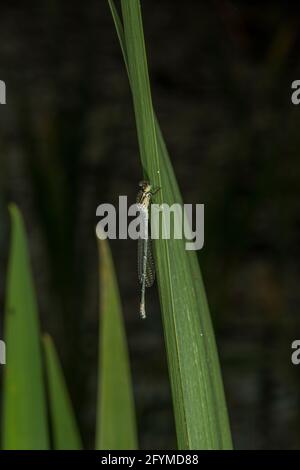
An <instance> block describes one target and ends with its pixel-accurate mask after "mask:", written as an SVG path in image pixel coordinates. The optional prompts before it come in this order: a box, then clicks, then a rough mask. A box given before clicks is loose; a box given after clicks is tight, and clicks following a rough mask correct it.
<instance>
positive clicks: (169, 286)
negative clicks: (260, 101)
mask: <svg viewBox="0 0 300 470" xmlns="http://www.w3.org/2000/svg"><path fill="white" fill-rule="evenodd" d="M108 1H109V5H110V7H111V11H112V15H113V18H114V21H115V26H116V29H117V33H118V37H119V40H120V42H121V47H122V51H123V55H124V59H125V63H126V67H127V70H128V74H129V80H130V85H131V91H132V95H133V102H134V110H135V117H136V124H137V132H138V140H139V146H140V154H141V161H142V165H143V169H144V174H145V177H146V178H148V179H149V180H150V182H151V183H152V184H153V186H155V187H157V186H159V187H161V191H160V192H159V193H158V194H157V200H156V202H159V203H162V202H164V203H167V204H169V205H172V204H173V203H180V204H182V197H181V195H180V192H179V189H178V185H177V181H176V178H175V175H174V171H173V168H172V165H171V162H170V159H169V156H168V152H167V149H166V146H165V143H164V140H163V137H162V134H161V131H160V128H159V125H158V122H157V120H156V118H155V115H154V111H153V106H152V99H151V91H150V83H149V76H148V67H147V60H146V52H145V43H144V35H143V26H142V18H141V10H140V2H139V0H130V1H128V0H121V6H122V15H123V23H124V30H123V27H122V23H121V21H120V19H119V16H118V13H117V10H116V8H115V6H114V3H113V1H112V0H108ZM155 248H156V264H157V270H158V286H159V291H160V300H161V306H162V314H163V323H164V331H165V341H166V347H167V356H168V364H169V373H170V380H171V386H172V395H173V405H174V412H175V421H176V431H177V439H178V446H179V448H180V449H230V448H231V447H232V442H231V434H230V428H229V423H228V416H227V409H226V403H225V397H224V390H223V383H222V377H221V372H220V366H219V359H218V354H217V349H216V344H215V338H214V333H213V328H212V323H211V318H210V313H209V309H208V305H207V300H206V294H205V289H204V286H203V281H202V277H201V273H200V268H199V264H198V260H197V256H196V253H195V252H192V251H186V250H185V244H184V240H173V239H170V240H163V239H160V240H156V241H155Z"/></svg>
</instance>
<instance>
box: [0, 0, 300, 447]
mask: <svg viewBox="0 0 300 470" xmlns="http://www.w3.org/2000/svg"><path fill="white" fill-rule="evenodd" d="M288 5H289V6H288ZM142 7H143V17H144V26H145V38H146V45H147V51H148V58H149V67H150V74H151V83H152V91H153V101H154V105H155V109H156V112H157V114H158V117H159V120H160V123H161V127H162V130H163V132H164V135H165V138H166V141H167V144H168V148H169V150H170V155H171V158H172V162H173V165H174V168H175V172H176V175H177V178H178V181H179V184H180V187H181V189H182V193H183V197H184V201H185V202H187V203H188V202H189V203H204V204H205V247H204V249H203V250H202V251H201V252H200V253H199V259H200V263H201V269H202V273H203V277H204V282H205V286H206V288H207V293H208V300H209V304H210V308H211V312H212V316H213V321H214V325H215V330H216V337H217V342H218V346H219V352H220V359H221V365H222V370H223V376H224V381H225V389H226V396H227V400H228V407H229V414H230V420H231V424H232V431H233V438H234V443H235V447H236V448H250V449H251V448H258V449H265V448H277V449H278V448H300V424H299V422H300V412H299V404H300V403H299V402H300V395H299V390H300V366H299V367H298V368H297V367H296V366H293V365H292V364H291V360H290V355H291V342H292V341H293V340H294V339H298V338H299V337H300V328H299V327H300V321H299V305H300V289H299V285H300V267H299V254H300V253H299V252H300V234H299V228H300V217H299V214H300V211H299V209H300V207H299V206H300V201H299V196H298V194H299V180H300V164H299V150H300V132H299V123H300V107H299V108H298V107H297V106H294V105H292V103H291V83H292V81H293V80H295V79H300V70H299V46H300V15H299V13H300V8H299V6H298V7H297V6H296V4H294V3H291V4H289V3H288V2H283V1H282V2H245V1H225V0H224V1H222V0H219V1H212V2H200V1H191V0H188V1H179V0H176V1H174V0H169V1H166V0H164V1H154V0H143V1H142ZM0 79H1V80H4V81H5V82H6V85H7V105H5V106H1V107H0V208H1V209H0V306H1V311H3V308H4V289H5V273H6V262H7V252H8V242H9V225H8V217H7V209H6V207H7V203H8V202H9V201H15V202H16V203H17V204H18V205H19V207H20V209H21V211H22V213H23V215H24V218H25V223H26V228H27V232H28V236H29V244H30V253H31V259H32V264H33V271H34V277H35V284H36V289H37V295H38V300H39V307H40V316H41V322H42V327H43V330H45V331H48V332H50V333H51V334H52V335H53V336H54V339H55V342H56V344H57V347H58V350H59V354H60V357H61V359H62V361H63V365H64V371H65V374H66V377H67V382H68V386H69V389H70V393H71V397H72V401H73V404H74V407H75V410H76V416H77V419H78V421H79V424H80V428H81V433H82V435H83V438H84V442H85V445H86V446H87V447H93V442H94V428H95V403H96V370H97V337H98V333H97V329H98V321H97V308H98V286H97V284H98V263H97V245H96V238H95V234H94V232H95V226H96V223H97V219H96V216H95V213H96V207H97V206H98V205H99V204H100V203H102V202H111V203H117V201H118V195H119V194H127V195H128V197H129V201H130V200H132V202H134V200H135V194H136V190H137V183H138V181H139V180H140V179H141V176H142V174H141V165H140V161H139V155H138V147H137V138H136V131H135V123H134V117H133V107H132V102H131V96H130V91H129V86H128V81H127V77H126V73H125V69H124V65H123V61H122V57H121V53H120V47H119V44H118V41H117V37H116V33H115V30H114V25H113V22H112V18H111V16H110V12H109V8H108V4H107V2H106V1H105V0H89V1H88V2H87V1H86V2H79V1H78V0H73V1H64V2H59V1H58V0H47V1H46V0H44V1H32V0H31V1H30V0H28V1H27V2H17V1H12V0H10V1H9V2H8V1H2V2H1V7H0ZM111 248H112V252H113V256H114V260H115V264H116V269H117V275H118V279H119V283H120V289H121V295H122V301H123V307H124V315H125V320H126V330H127V333H128V341H129V349H130V357H131V361H132V374H133V381H134V387H135V398H136V405H137V410H138V424H139V436H140V446H141V448H145V449H151V448H153V449H158V448H174V447H175V431H174V423H173V418H172V405H171V397H170V389H169V383H168V376H167V367H166V360H165V351H164V344H163V333H162V326H161V319H160V310H159V303H158V296H157V292H156V288H154V289H152V290H151V294H150V291H149V292H148V298H147V301H148V310H149V312H151V314H149V319H148V320H147V322H146V323H144V322H141V321H140V320H139V318H138V295H139V294H138V289H137V280H136V244H135V243H134V242H132V241H112V242H111Z"/></svg>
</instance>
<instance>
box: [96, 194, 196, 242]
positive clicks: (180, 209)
mask: <svg viewBox="0 0 300 470" xmlns="http://www.w3.org/2000/svg"><path fill="white" fill-rule="evenodd" d="M193 208H194V213H195V214H194V217H193ZM96 215H97V217H101V220H100V221H99V222H98V224H97V227H96V234H97V237H98V238H99V239H106V238H109V239H113V240H114V239H117V238H119V239H127V238H131V239H132V240H137V239H139V238H147V237H148V232H147V230H145V221H147V219H145V214H143V208H142V207H141V204H132V205H130V206H129V207H128V205H127V196H119V207H118V220H117V210H116V208H115V206H113V205H112V204H100V205H99V206H98V207H97V210H96ZM129 217H134V218H133V219H132V220H130V221H129V220H128V218H129ZM117 222H118V224H117ZM150 222H151V235H150V236H151V238H152V239H158V238H162V239H170V238H173V239H176V240H179V239H184V240H185V249H186V250H200V249H201V248H203V245H204V204H195V205H194V206H193V204H183V205H181V204H172V205H171V206H169V205H168V204H151V211H150ZM117 225H118V226H117ZM192 227H195V228H194V230H193V229H192Z"/></svg>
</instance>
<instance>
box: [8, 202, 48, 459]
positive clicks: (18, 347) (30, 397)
mask: <svg viewBox="0 0 300 470" xmlns="http://www.w3.org/2000/svg"><path fill="white" fill-rule="evenodd" d="M10 216H11V247H10V255H9V267H8V280H7V291H6V312H5V327H4V339H5V342H6V362H7V363H6V365H5V366H4V383H3V410H2V411H3V412H2V448H3V449H16V450H39V449H40V450H45V449H48V448H49V439H48V425H47V413H46V399H45V391H44V384H43V372H42V359H41V348H40V333H39V324H38V314H37V303H36V298H35V292H34V287H33V281H32V275H31V270H30V262H29V256H28V250H27V243H26V235H25V229H24V224H23V220H22V216H21V214H20V212H19V210H18V208H17V207H16V206H15V205H13V204H12V205H10Z"/></svg>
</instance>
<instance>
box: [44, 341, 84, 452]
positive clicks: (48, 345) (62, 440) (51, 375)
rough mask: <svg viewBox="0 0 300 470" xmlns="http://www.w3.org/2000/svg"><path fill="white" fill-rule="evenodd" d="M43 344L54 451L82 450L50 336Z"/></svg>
mask: <svg viewBox="0 0 300 470" xmlns="http://www.w3.org/2000/svg"><path fill="white" fill-rule="evenodd" d="M43 343H44V350H45V358H46V369H47V378H48V390H49V401H50V412H51V413H50V414H51V421H52V433H53V444H54V449H55V450H80V449H82V443H81V438H80V434H79V430H78V428H77V424H76V420H75V416H74V412H73V409H72V404H71V400H70V397H69V394H68V390H67V387H66V384H65V380H64V376H63V372H62V369H61V365H60V362H59V358H58V356H57V352H56V350H55V347H54V344H53V341H52V339H51V337H50V336H49V335H45V336H44V338H43Z"/></svg>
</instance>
